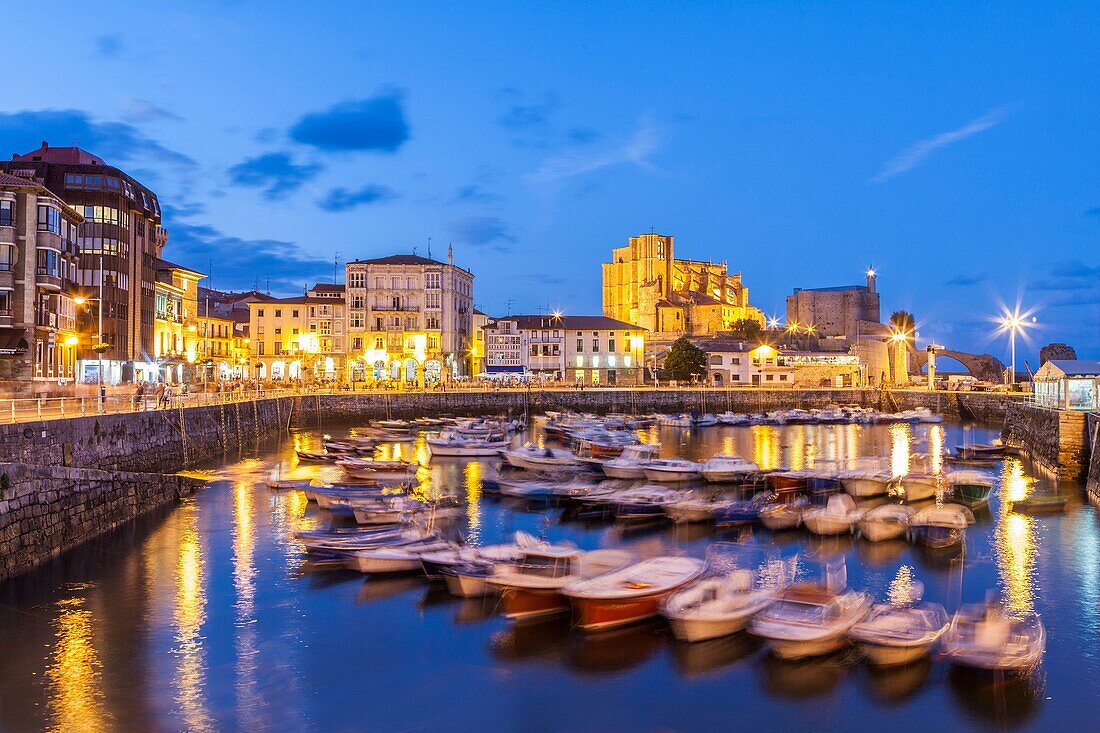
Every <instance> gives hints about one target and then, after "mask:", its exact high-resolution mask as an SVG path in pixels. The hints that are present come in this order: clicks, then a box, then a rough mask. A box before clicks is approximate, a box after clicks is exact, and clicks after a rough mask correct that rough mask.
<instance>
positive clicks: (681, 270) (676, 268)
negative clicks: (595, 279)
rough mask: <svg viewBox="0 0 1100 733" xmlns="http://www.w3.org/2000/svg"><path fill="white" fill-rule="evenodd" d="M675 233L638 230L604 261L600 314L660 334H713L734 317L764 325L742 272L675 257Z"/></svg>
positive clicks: (729, 322) (730, 322) (721, 264)
mask: <svg viewBox="0 0 1100 733" xmlns="http://www.w3.org/2000/svg"><path fill="white" fill-rule="evenodd" d="M673 240H674V237H671V236H667V235H664V234H642V235H639V236H637V237H631V238H630V242H629V243H628V244H627V246H625V247H619V248H617V249H614V250H612V252H611V262H605V263H604V264H603V312H604V315H605V316H607V317H609V318H614V319H616V320H619V321H624V322H626V323H633V324H635V325H637V326H639V327H641V328H643V329H645V330H647V331H653V332H656V333H661V334H668V335H680V334H689V335H696V336H703V335H713V334H715V333H718V332H719V331H723V330H728V329H729V328H730V327H731V326H732V325H733V324H734V323H735V322H736V321H739V320H746V319H747V320H753V321H756V322H757V323H759V324H760V325H761V326H763V325H764V314H763V313H762V312H761V311H760V310H759V309H758V308H753V307H752V306H750V305H749V290H748V288H747V287H745V285H744V284H743V283H742V282H741V274H740V273H735V274H732V275H731V274H729V271H728V269H727V267H726V265H725V263H714V262H700V261H696V260H678V259H676V258H675V257H674V253H673V244H674V241H673Z"/></svg>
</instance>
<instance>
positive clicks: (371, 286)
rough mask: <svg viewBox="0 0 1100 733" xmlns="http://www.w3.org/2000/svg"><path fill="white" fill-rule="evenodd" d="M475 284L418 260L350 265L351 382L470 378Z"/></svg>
mask: <svg viewBox="0 0 1100 733" xmlns="http://www.w3.org/2000/svg"><path fill="white" fill-rule="evenodd" d="M473 287H474V276H473V274H472V273H471V272H469V271H468V270H464V269H462V268H461V267H458V266H456V265H455V264H454V253H453V251H452V250H450V249H448V253H447V262H446V263H443V262H439V261H438V260H433V259H430V258H428V257H421V256H419V255H415V254H410V255H390V256H388V257H378V258H375V259H367V260H354V261H351V262H348V263H347V264H346V265H345V291H344V298H345V304H346V306H347V313H348V328H347V333H348V338H349V340H350V342H351V343H350V347H349V353H350V355H351V358H349V359H348V369H349V372H348V379H349V380H351V381H362V380H367V381H372V380H382V379H394V380H400V381H403V382H416V383H423V382H425V381H428V382H433V381H438V380H441V379H444V378H448V379H449V378H452V377H457V376H460V375H464V374H467V373H468V369H469V366H470V348H471V346H472V329H473V311H474V305H473V292H474V291H473Z"/></svg>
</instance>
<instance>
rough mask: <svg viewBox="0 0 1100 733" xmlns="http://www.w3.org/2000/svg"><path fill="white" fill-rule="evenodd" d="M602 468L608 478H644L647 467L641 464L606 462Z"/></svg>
mask: <svg viewBox="0 0 1100 733" xmlns="http://www.w3.org/2000/svg"><path fill="white" fill-rule="evenodd" d="M601 468H602V469H603V472H604V475H605V476H607V477H608V478H624V479H643V478H645V469H644V468H642V467H641V466H610V465H608V464H606V463H604V464H603V465H602V466H601Z"/></svg>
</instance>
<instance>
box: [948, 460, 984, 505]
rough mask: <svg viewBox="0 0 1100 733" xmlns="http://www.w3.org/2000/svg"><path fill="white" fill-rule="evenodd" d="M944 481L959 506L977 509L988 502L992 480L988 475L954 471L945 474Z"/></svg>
mask: <svg viewBox="0 0 1100 733" xmlns="http://www.w3.org/2000/svg"><path fill="white" fill-rule="evenodd" d="M946 480H947V485H948V486H949V487H950V489H951V494H952V498H953V499H954V500H955V501H956V502H958V503H959V504H962V505H964V506H968V507H979V506H982V505H983V504H987V503H988V502H989V494H990V493H991V492H992V491H993V483H994V478H993V476H991V475H989V474H988V473H985V472H984V471H976V470H973V469H970V470H955V471H949V472H948V473H947V476H946Z"/></svg>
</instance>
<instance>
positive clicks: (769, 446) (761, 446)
mask: <svg viewBox="0 0 1100 733" xmlns="http://www.w3.org/2000/svg"><path fill="white" fill-rule="evenodd" d="M750 430H751V431H752V456H753V461H755V462H756V465H758V466H760V469H761V470H763V471H771V470H774V469H776V468H779V429H778V428H777V427H775V426H774V425H753V426H752V427H751V428H750Z"/></svg>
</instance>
